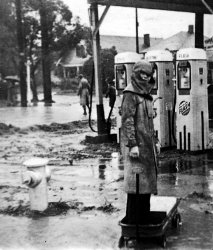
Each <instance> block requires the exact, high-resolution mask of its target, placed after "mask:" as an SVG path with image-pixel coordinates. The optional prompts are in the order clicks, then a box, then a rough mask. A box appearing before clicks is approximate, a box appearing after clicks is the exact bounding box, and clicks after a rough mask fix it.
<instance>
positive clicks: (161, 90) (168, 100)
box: [145, 50, 175, 148]
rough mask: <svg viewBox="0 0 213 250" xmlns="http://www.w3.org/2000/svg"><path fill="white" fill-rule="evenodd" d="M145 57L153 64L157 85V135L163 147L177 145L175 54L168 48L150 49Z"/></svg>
mask: <svg viewBox="0 0 213 250" xmlns="http://www.w3.org/2000/svg"><path fill="white" fill-rule="evenodd" d="M145 59H147V60H148V61H149V62H151V63H152V64H153V70H154V73H153V77H154V80H155V86H154V88H153V89H152V91H151V94H152V96H153V99H154V109H155V110H156V112H157V116H156V117H155V119H154V120H153V122H154V128H155V133H156V137H157V138H158V140H159V143H160V146H161V147H162V148H168V147H172V146H174V145H175V142H174V140H173V137H172V133H173V131H172V127H174V126H172V122H173V121H172V109H173V104H174V85H173V82H172V78H173V56H172V54H171V53H170V52H169V51H167V50H155V51H149V52H147V53H146V55H145Z"/></svg>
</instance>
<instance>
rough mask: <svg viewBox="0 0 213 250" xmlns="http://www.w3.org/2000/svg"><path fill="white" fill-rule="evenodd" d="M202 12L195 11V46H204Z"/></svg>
mask: <svg viewBox="0 0 213 250" xmlns="http://www.w3.org/2000/svg"><path fill="white" fill-rule="evenodd" d="M203 17H204V16H203V14H202V13H195V48H201V49H203V48H204V38H203V25H204V18H203Z"/></svg>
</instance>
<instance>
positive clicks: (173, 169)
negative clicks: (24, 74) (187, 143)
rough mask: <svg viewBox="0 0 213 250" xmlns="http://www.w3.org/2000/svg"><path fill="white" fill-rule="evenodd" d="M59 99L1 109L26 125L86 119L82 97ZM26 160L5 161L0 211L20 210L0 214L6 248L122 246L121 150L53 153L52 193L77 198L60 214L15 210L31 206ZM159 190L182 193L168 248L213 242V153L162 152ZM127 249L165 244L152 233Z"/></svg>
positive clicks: (0, 165)
mask: <svg viewBox="0 0 213 250" xmlns="http://www.w3.org/2000/svg"><path fill="white" fill-rule="evenodd" d="M57 98H58V99H57ZM53 99H54V100H55V101H56V100H58V102H56V104H53V106H52V107H44V105H43V103H41V104H39V105H40V106H38V107H29V108H27V109H25V112H22V108H12V107H10V108H0V113H1V114H3V113H4V114H5V113H7V115H5V117H4V116H2V115H1V117H3V118H2V120H1V122H5V123H6V124H9V123H11V124H13V125H15V126H20V127H22V126H23V127H25V126H26V125H30V126H31V125H33V124H45V123H47V124H49V123H52V122H61V123H65V122H68V121H69V122H70V121H71V120H70V119H72V118H73V119H74V117H77V118H76V119H77V120H78V119H80V118H83V116H82V114H81V113H80V111H81V109H79V104H78V99H77V98H76V97H74V98H73V99H72V101H71V103H70V105H69V102H70V96H66V97H64V96H57V97H56V96H55V98H53ZM62 100H63V101H62ZM77 106H78V110H79V112H78V113H77V112H74V113H77V114H73V111H72V112H71V108H72V107H73V108H74V110H75V108H77ZM32 110H33V114H32V112H31V111H32ZM47 110H49V111H48V112H50V113H51V115H49V116H48V119H47V116H46V115H45V114H47V113H48V112H47ZM2 112H3V113H2ZM36 112H38V114H39V115H37V113H36ZM63 112H64V113H63ZM70 112H71V114H72V118H70V117H71V115H70ZM23 114H24V116H23ZM62 114H63V115H62ZM75 115H76V116H75ZM24 118H25V119H24ZM36 135H37V134H35V135H34V137H35V136H36ZM39 135H40V136H41V140H42V139H45V138H44V136H45V134H39ZM15 136H16V137H17V135H11V138H10V137H9V136H8V140H10V141H9V142H10V143H12V142H13V141H15V139H14V138H15ZM29 136H30V135H29ZM54 136H55V135H52V137H53V139H54ZM76 136H77V137H78V140H80V139H82V137H83V136H84V134H79V135H67V137H63V139H66V140H65V141H59V142H58V143H59V144H60V143H65V144H66V143H67V142H68V140H71V141H72V140H75V141H76ZM34 137H32V138H34ZM4 138H5V137H4ZM20 140H21V139H20ZM22 140H23V141H24V139H23V138H22ZM57 140H58V139H57ZM4 143H5V145H6V146H7V147H9V144H8V145H7V144H6V142H4ZM24 143H25V142H24ZM72 143H73V142H72ZM26 145H27V144H26ZM59 146H60V145H58V150H60V149H59ZM81 147H82V145H81ZM30 150H31V151H32V150H34V149H30ZM26 154H27V155H28V151H26ZM11 159H13V158H11ZM16 160H17V159H16ZM20 162H21V160H20V161H19V162H18V161H14V160H10V158H9V157H8V158H5V160H1V161H0V210H1V211H4V209H5V211H6V209H8V208H10V209H11V208H12V211H13V212H14V214H13V215H12V214H11V215H9V214H6V213H2V212H1V213H0V250H8V249H18V250H19V249H26V250H28V249H33V250H40V249H41V250H43V249H59V250H60V249H89V250H90V249H101V250H102V249H103V250H104V249H107V250H108V249H119V246H118V243H119V239H120V236H121V228H120V226H119V225H118V222H119V220H121V219H122V218H123V217H124V215H125V204H126V194H125V193H124V192H123V164H122V160H121V159H120V155H119V153H118V152H114V153H112V155H111V156H110V157H108V158H103V157H102V158H101V157H95V158H87V159H82V160H81V159H79V160H78V159H74V160H73V162H72V164H69V162H68V161H66V160H64V161H57V158H54V159H53V158H52V159H50V163H49V167H50V169H51V171H52V175H51V180H50V182H49V184H48V200H49V202H65V203H67V204H69V205H70V208H69V209H68V210H67V211H66V213H62V214H60V215H56V216H40V217H30V216H27V215H23V214H21V213H16V214H15V212H16V210H15V209H14V208H18V207H20V206H23V207H28V206H29V193H28V188H27V187H26V186H25V185H23V184H22V183H21V171H22V170H23V168H22V167H21V166H20ZM158 192H159V193H158V195H160V196H175V197H180V198H182V200H181V203H180V205H179V207H178V210H179V213H180V215H181V218H182V226H181V227H180V228H179V229H175V228H172V227H169V229H168V231H167V249H172V250H173V249H174V250H175V249H178V250H182V249H208V250H211V249H213V158H212V155H211V154H200V155H186V156H185V157H184V158H178V157H177V158H176V157H173V158H172V159H168V158H163V157H162V158H161V159H160V165H159V173H158ZM106 208H110V210H107V209H106ZM10 211H11V210H10ZM121 249H161V246H160V245H159V244H158V242H157V241H156V240H155V239H149V240H143V241H141V242H138V243H136V245H134V246H131V245H128V246H125V247H121Z"/></svg>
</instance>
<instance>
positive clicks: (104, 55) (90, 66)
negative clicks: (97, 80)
mask: <svg viewBox="0 0 213 250" xmlns="http://www.w3.org/2000/svg"><path fill="white" fill-rule="evenodd" d="M116 54H117V51H116V48H115V47H114V46H113V47H112V48H110V49H101V81H102V83H103V92H104V93H105V92H106V90H107V87H108V86H107V83H106V79H107V78H110V79H114V77H115V75H114V58H115V55H116ZM93 72H94V61H93V58H92V57H91V58H90V59H89V60H88V61H87V62H85V64H84V66H83V74H84V75H85V76H86V77H87V79H88V80H89V81H90V82H91V81H92V80H93V81H94V76H93Z"/></svg>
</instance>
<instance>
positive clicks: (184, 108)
mask: <svg viewBox="0 0 213 250" xmlns="http://www.w3.org/2000/svg"><path fill="white" fill-rule="evenodd" d="M189 111H190V102H187V101H182V102H181V103H180V104H179V114H182V115H188V113H189Z"/></svg>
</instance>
